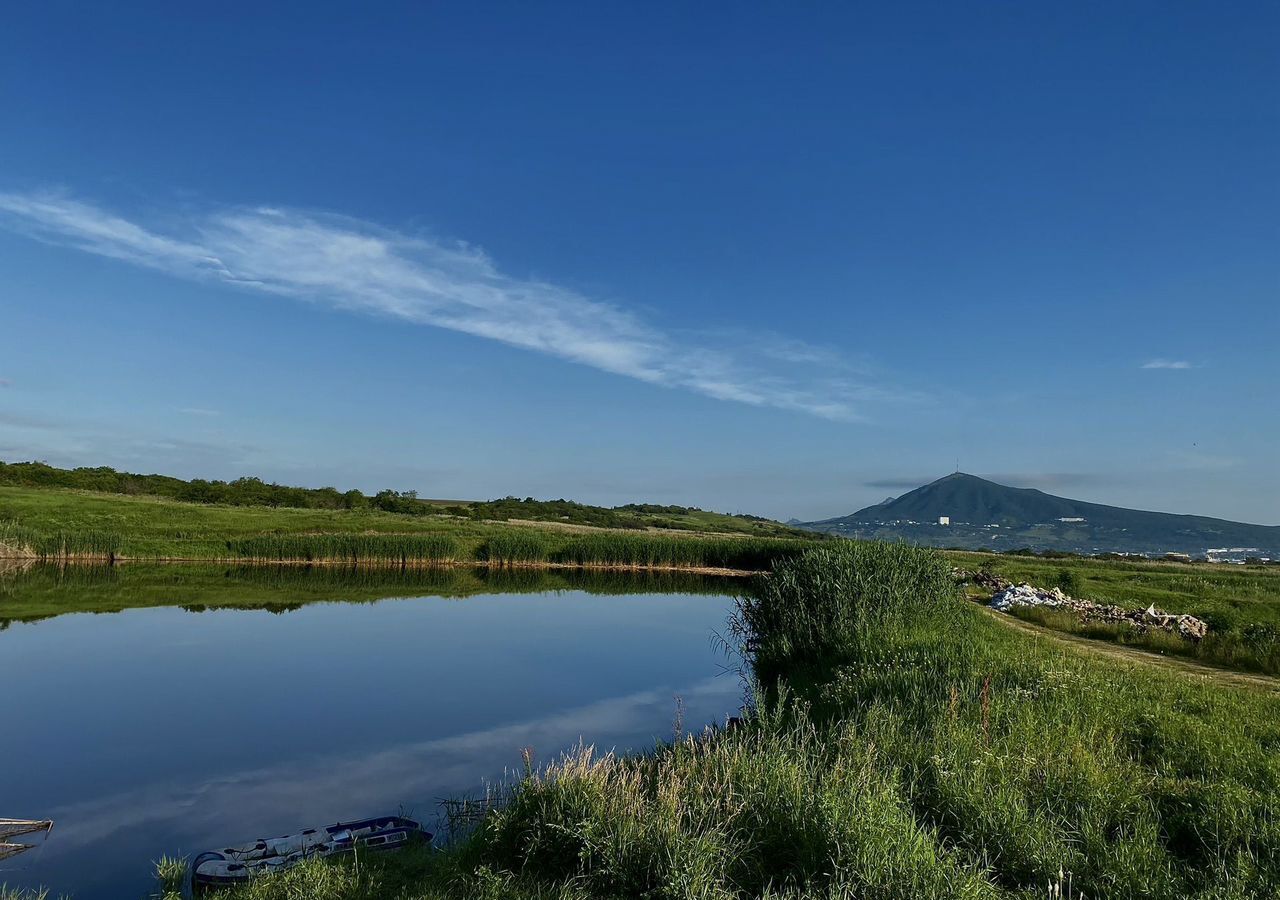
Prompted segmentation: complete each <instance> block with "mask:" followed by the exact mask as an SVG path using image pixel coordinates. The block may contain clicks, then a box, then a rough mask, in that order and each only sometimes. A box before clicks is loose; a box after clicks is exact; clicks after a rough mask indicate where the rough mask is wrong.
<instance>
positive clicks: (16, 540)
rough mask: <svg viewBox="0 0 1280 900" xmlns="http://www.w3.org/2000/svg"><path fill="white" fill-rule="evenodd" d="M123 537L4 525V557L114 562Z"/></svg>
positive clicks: (0, 530) (0, 549)
mask: <svg viewBox="0 0 1280 900" xmlns="http://www.w3.org/2000/svg"><path fill="white" fill-rule="evenodd" d="M119 553H120V537H119V535H116V534H112V533H109V532H104V531H93V530H88V529H58V530H54V531H41V530H38V529H34V528H28V527H25V526H23V525H20V524H18V523H16V522H11V521H7V522H0V554H9V555H17V556H34V557H38V558H39V559H108V560H109V559H114V558H115V557H116V556H118V555H119Z"/></svg>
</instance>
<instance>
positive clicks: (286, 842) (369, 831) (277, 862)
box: [191, 816, 431, 886]
mask: <svg viewBox="0 0 1280 900" xmlns="http://www.w3.org/2000/svg"><path fill="white" fill-rule="evenodd" d="M415 840H420V841H429V840H431V833H430V832H428V831H426V830H424V829H423V827H422V826H421V825H419V824H418V823H417V822H415V821H413V820H412V819H406V818H404V817H402V816H381V817H379V818H374V819H360V820H359V821H356V822H338V823H337V824H334V825H326V826H324V827H323V828H308V829H306V830H305V831H299V832H298V833H297V834H287V835H285V836H283V837H275V838H262V839H259V840H256V841H250V842H249V843H246V844H240V845H239V846H234V847H225V848H223V849H221V850H208V851H206V852H204V853H201V854H200V855H199V856H197V857H196V858H195V859H194V860H192V861H191V880H192V882H193V883H195V884H198V885H206V886H208V885H218V884H239V883H241V882H244V881H248V880H249V879H251V878H255V877H257V876H258V875H264V874H266V873H268V872H278V871H281V870H283V869H287V868H289V867H290V866H292V865H295V864H297V863H299V862H302V860H304V859H312V858H315V857H324V856H333V855H335V854H338V853H345V852H347V851H349V850H354V849H355V848H356V847H360V848H362V849H363V848H366V847H367V848H368V849H370V850H393V849H395V848H397V847H404V846H405V845H407V844H409V843H410V842H412V841H415Z"/></svg>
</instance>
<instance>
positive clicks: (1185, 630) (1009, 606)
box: [991, 584, 1209, 641]
mask: <svg viewBox="0 0 1280 900" xmlns="http://www.w3.org/2000/svg"><path fill="white" fill-rule="evenodd" d="M1018 606H1048V607H1052V608H1054V609H1069V610H1071V611H1072V612H1075V613H1078V614H1079V615H1080V618H1081V619H1082V620H1083V621H1085V622H1112V623H1119V622H1128V623H1129V624H1130V625H1132V626H1133V627H1134V628H1137V629H1138V630H1139V631H1147V630H1149V629H1152V628H1160V629H1163V630H1165V631H1171V632H1173V633H1174V634H1179V635H1181V636H1182V637H1184V638H1187V639H1188V640H1192V641H1198V640H1201V639H1202V638H1203V637H1204V636H1205V635H1206V634H1208V633H1209V626H1208V625H1207V624H1206V623H1205V622H1204V620H1202V619H1197V618H1196V617H1195V616H1188V615H1175V614H1173V613H1167V612H1164V611H1163V610H1159V609H1156V608H1155V607H1154V606H1149V607H1147V608H1146V609H1145V610H1141V611H1137V610H1128V609H1124V608H1122V607H1119V606H1111V605H1110V604H1106V603H1094V602H1093V601H1092V600H1081V599H1080V598H1078V597H1072V596H1070V595H1068V594H1065V593H1063V592H1062V589H1061V588H1054V589H1053V590H1049V591H1046V590H1043V589H1041V588H1038V587H1035V586H1033V585H1030V584H1014V585H1010V586H1008V587H1006V588H1002V589H1000V590H998V591H996V592H995V594H993V595H992V597H991V608H992V609H995V610H999V611H1000V612H1006V613H1007V612H1010V611H1012V610H1013V609H1014V608H1015V607H1018Z"/></svg>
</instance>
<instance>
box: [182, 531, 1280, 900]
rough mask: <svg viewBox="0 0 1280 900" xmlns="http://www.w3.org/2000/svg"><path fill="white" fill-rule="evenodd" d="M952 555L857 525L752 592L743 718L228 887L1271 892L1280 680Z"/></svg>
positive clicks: (246, 891)
mask: <svg viewBox="0 0 1280 900" xmlns="http://www.w3.org/2000/svg"><path fill="white" fill-rule="evenodd" d="M949 569H950V565H949V562H948V561H947V560H946V559H945V558H944V557H942V556H941V555H940V554H937V553H934V552H932V551H924V550H915V549H912V548H907V547H901V546H894V547H890V546H884V545H875V544H853V543H848V544H843V543H842V544H839V545H835V546H831V547H827V548H822V549H817V550H813V551H811V552H809V553H807V554H805V555H804V556H803V557H801V558H800V559H796V560H791V561H788V562H785V563H782V564H780V566H779V568H778V570H777V571H776V573H775V574H774V575H773V576H772V577H771V578H770V579H768V580H767V581H764V582H762V583H761V585H760V588H759V590H758V591H757V592H756V593H755V594H753V595H752V596H750V597H745V598H744V599H743V600H742V601H741V604H740V612H739V618H738V631H737V633H738V636H739V637H740V638H741V640H742V643H743V646H744V648H745V649H746V651H747V652H748V654H749V660H750V662H751V663H752V664H753V665H754V667H755V672H756V673H757V674H758V675H760V676H761V677H762V678H763V679H764V680H765V683H766V684H767V685H769V687H768V689H767V690H764V691H762V692H760V694H759V696H758V700H757V711H756V713H755V714H754V715H753V716H752V717H750V719H749V720H748V721H747V723H746V724H745V725H744V726H743V727H741V728H738V729H734V730H732V731H713V732H706V733H699V734H696V735H690V736H687V737H685V738H683V739H681V740H678V741H676V742H675V743H673V744H672V745H669V746H663V747H659V748H658V749H657V750H655V751H654V752H652V753H649V754H645V755H641V756H634V757H628V758H619V757H614V756H611V755H599V754H595V753H593V752H592V751H590V750H589V749H584V750H582V751H580V752H577V753H571V754H569V755H568V756H567V757H565V758H564V759H562V760H560V761H559V762H557V763H555V764H553V765H552V766H550V767H549V768H548V769H546V770H545V771H538V772H529V773H528V774H527V775H526V777H524V778H523V779H520V780H519V781H518V782H516V783H514V784H513V785H512V786H511V787H510V789H509V793H506V794H505V795H504V799H505V802H504V803H503V804H502V806H501V807H500V808H499V809H498V810H497V811H496V812H493V813H491V814H490V815H489V816H488V817H486V818H485V819H484V820H483V821H482V822H481V824H480V825H479V827H478V828H477V830H475V831H474V832H473V833H471V834H470V835H468V836H463V837H460V838H459V839H458V840H457V841H455V842H454V843H453V844H451V845H450V846H449V847H448V848H447V849H445V850H444V851H436V852H428V851H425V850H419V851H410V852H405V853H401V854H394V855H390V856H386V857H368V856H366V857H362V858H361V859H359V860H351V859H348V860H346V861H344V862H342V863H336V864H333V863H312V864H307V865H304V866H301V867H299V868H296V869H294V870H292V871H290V872H288V873H286V874H284V875H283V876H279V877H266V878H263V879H261V880H259V881H257V882H255V883H254V884H252V885H250V886H248V887H246V888H243V889H237V890H233V891H230V892H228V893H227V894H226V895H225V896H226V897H228V898H229V900H286V898H290V900H301V898H308V900H369V898H375V897H377V898H385V897H396V898H401V900H412V898H419V900H426V898H499V897H501V898H624V897H650V898H718V900H730V898H734V900H741V898H775V900H781V898H801V897H805V898H809V897H813V898H855V897H872V898H902V900H907V898H912V900H915V898H920V900H930V898H974V900H976V898H1025V900H1031V898H1053V897H1057V896H1066V894H1065V893H1061V894H1060V893H1055V890H1056V889H1058V888H1061V889H1063V890H1065V889H1066V888H1067V887H1068V886H1069V887H1070V890H1071V894H1070V896H1073V897H1078V896H1087V897H1091V898H1135V900H1136V898H1152V900H1187V898H1202V900H1209V898H1215V900H1217V898H1240V900H1244V898H1257V900H1262V898H1272V900H1274V898H1275V896H1276V893H1275V891H1276V885H1277V884H1280V819H1278V817H1277V810H1280V696H1277V695H1276V694H1275V693H1271V692H1265V691H1260V690H1253V689H1246V688H1237V687H1225V686H1223V685H1221V684H1218V683H1216V682H1215V681H1213V680H1211V679H1203V678H1191V677H1187V676H1185V675H1180V674H1174V673H1166V672H1162V671H1160V670H1158V669H1155V668H1153V667H1151V666H1146V665H1127V664H1120V663H1116V662H1113V661H1105V660H1100V659H1098V658H1096V657H1093V656H1091V655H1087V654H1080V653H1078V652H1075V651H1073V650H1071V649H1067V648H1063V647H1060V646H1057V645H1054V644H1049V643H1046V642H1037V641H1034V640H1032V639H1029V638H1027V637H1026V636H1025V635H1022V634H1020V633H1018V632H1015V631H1014V630H1012V629H1009V628H1007V627H1004V626H1002V625H1001V624H1000V623H999V622H997V621H995V620H993V619H992V618H991V617H990V616H987V615H986V614H984V613H983V612H982V611H981V610H978V609H977V608H975V607H974V606H973V605H971V604H968V603H966V602H965V601H963V600H962V599H961V598H960V597H958V596H957V595H956V592H955V590H954V587H953V585H952V582H951V579H950V571H949ZM176 868H177V867H175V866H173V865H172V864H169V865H167V866H166V873H167V874H168V875H169V877H170V878H172V877H173V875H174V872H175V871H176ZM170 896H173V895H172V894H171V895H170Z"/></svg>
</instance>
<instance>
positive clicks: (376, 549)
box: [0, 487, 810, 570]
mask: <svg viewBox="0 0 1280 900" xmlns="http://www.w3.org/2000/svg"><path fill="white" fill-rule="evenodd" d="M809 543H810V541H807V540H804V539H797V538H790V537H768V536H760V535H752V534H725V535H719V534H714V533H701V532H684V531H680V532H661V531H635V530H627V531H613V530H604V529H590V528H582V527H574V528H565V527H557V526H555V525H552V524H546V525H540V524H509V523H491V522H478V521H474V520H471V519H463V518H456V517H449V516H417V515H403V514H399V513H392V512H383V511H380V510H373V509H351V510H347V509H296V508H285V507H281V508H273V507H266V506H219V505H215V504H203V503H187V502H182V501H177V500H169V499H162V498H156V497H138V496H128V495H120V494H103V493H93V492H88V491H74V490H67V489H55V488H28V487H0V546H6V545H7V546H8V547H9V548H10V550H11V551H20V550H23V549H27V550H31V551H34V552H35V553H36V554H37V555H41V556H45V557H49V558H57V557H60V556H72V557H74V556H77V555H83V556H94V557H103V556H115V557H122V558H127V559H193V560H210V559H243V560H257V561H262V562H279V561H300V562H322V561H323V562H340V563H387V564H400V565H405V564H422V565H430V564H439V563H445V562H462V561H487V562H492V563H500V564H513V563H555V564H562V565H617V566H693V567H699V566H701V567H724V568H740V569H748V570H756V569H766V568H768V566H769V565H770V564H771V563H772V561H773V560H774V559H775V558H777V557H778V556H780V555H785V554H788V553H793V552H798V550H799V549H800V548H802V547H804V546H807V545H808V544H809ZM517 545H518V547H519V550H518V551H513V550H511V549H510V548H515V547H517Z"/></svg>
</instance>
